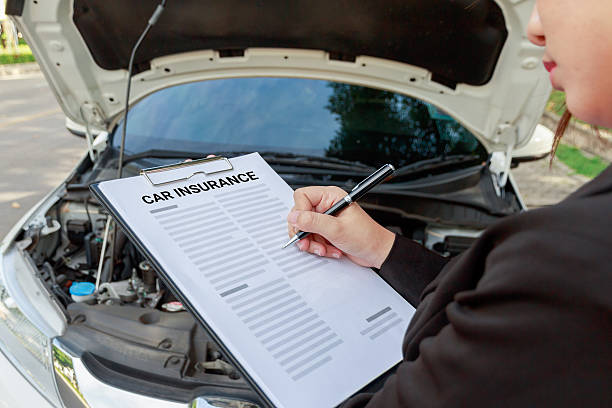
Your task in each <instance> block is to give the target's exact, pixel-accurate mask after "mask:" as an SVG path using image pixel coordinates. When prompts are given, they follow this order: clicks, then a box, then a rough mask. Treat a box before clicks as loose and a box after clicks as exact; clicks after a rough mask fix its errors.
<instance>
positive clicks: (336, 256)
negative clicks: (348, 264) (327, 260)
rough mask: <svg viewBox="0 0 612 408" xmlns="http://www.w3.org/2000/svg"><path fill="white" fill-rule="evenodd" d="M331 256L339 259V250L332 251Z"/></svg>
mask: <svg viewBox="0 0 612 408" xmlns="http://www.w3.org/2000/svg"><path fill="white" fill-rule="evenodd" d="M332 257H334V258H336V259H340V252H334V253H332Z"/></svg>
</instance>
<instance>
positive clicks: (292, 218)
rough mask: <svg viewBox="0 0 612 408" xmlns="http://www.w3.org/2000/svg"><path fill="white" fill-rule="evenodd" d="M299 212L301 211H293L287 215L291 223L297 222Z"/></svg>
mask: <svg viewBox="0 0 612 408" xmlns="http://www.w3.org/2000/svg"><path fill="white" fill-rule="evenodd" d="M298 214H299V213H298V212H297V211H291V212H290V213H289V215H287V221H289V223H290V224H295V223H296V222H297V217H298Z"/></svg>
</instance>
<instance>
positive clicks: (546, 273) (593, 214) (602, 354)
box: [343, 166, 612, 408]
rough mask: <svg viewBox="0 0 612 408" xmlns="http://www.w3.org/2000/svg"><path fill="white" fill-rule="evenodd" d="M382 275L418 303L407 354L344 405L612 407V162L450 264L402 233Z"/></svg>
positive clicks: (498, 227)
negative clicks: (371, 389) (383, 378)
mask: <svg viewBox="0 0 612 408" xmlns="http://www.w3.org/2000/svg"><path fill="white" fill-rule="evenodd" d="M380 275H381V276H382V277H383V278H385V279H386V280H387V282H389V283H390V284H391V285H392V286H393V287H394V288H395V289H396V290H397V291H398V292H399V293H401V294H402V295H403V296H404V297H405V298H406V299H407V300H408V301H409V302H410V303H412V304H413V305H414V306H416V307H417V311H416V314H415V316H414V318H413V320H412V322H411V323H410V326H409V328H408V330H407V332H406V337H405V339H404V345H403V353H404V360H403V361H402V363H401V364H400V365H399V367H398V369H397V371H396V374H395V375H393V376H392V377H390V378H389V379H388V380H387V382H386V383H385V385H384V387H383V389H382V390H380V391H378V392H377V393H375V394H358V395H356V396H355V397H353V398H352V399H350V400H349V401H348V402H347V403H345V404H344V406H343V407H347V408H348V407H350V408H357V407H367V408H382V407H385V408H387V407H388V408H393V407H612V166H611V167H610V168H608V169H607V170H606V171H605V172H604V173H603V174H601V175H600V176H599V177H597V178H596V179H595V180H593V181H592V182H590V183H588V184H587V185H585V186H583V187H582V188H581V189H579V190H578V191H577V192H575V193H574V194H572V195H571V196H570V197H568V198H567V199H566V200H564V201H563V202H561V203H560V204H558V205H555V206H552V207H548V208H543V209H537V210H534V211H528V212H525V213H522V214H520V215H516V216H512V217H508V218H505V219H504V220H502V221H501V222H499V223H497V224H495V225H494V226H492V227H490V228H489V229H487V230H486V231H485V232H484V233H483V234H482V236H481V237H480V238H479V239H478V240H477V241H476V242H475V243H474V245H473V246H472V247H471V248H470V249H469V250H467V251H466V252H464V253H463V254H462V255H460V256H458V257H456V258H455V259H453V260H452V261H451V262H449V263H448V264H446V260H445V259H444V258H442V257H439V256H438V255H436V254H434V253H432V252H429V251H427V250H426V249H424V248H423V247H421V246H420V245H418V244H416V243H414V242H412V241H410V240H408V239H405V238H402V237H399V236H397V237H396V239H395V243H394V245H393V248H392V250H391V253H390V254H389V257H388V258H387V260H386V261H385V263H384V264H383V266H382V268H381V270H380Z"/></svg>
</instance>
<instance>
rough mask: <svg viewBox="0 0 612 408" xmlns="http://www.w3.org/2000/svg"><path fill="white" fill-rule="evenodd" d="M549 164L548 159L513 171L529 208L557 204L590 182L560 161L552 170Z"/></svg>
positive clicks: (527, 164)
mask: <svg viewBox="0 0 612 408" xmlns="http://www.w3.org/2000/svg"><path fill="white" fill-rule="evenodd" d="M548 163H549V160H548V158H545V159H542V160H539V161H536V162H531V163H522V164H520V165H519V167H518V168H516V169H514V170H513V171H512V174H513V175H514V179H515V180H516V182H517V184H518V187H519V191H520V192H521V195H522V196H523V200H524V201H525V204H526V205H527V207H528V208H534V207H542V206H547V205H552V204H556V203H558V202H559V201H561V200H563V199H564V198H565V197H567V196H568V195H569V194H570V193H572V192H574V191H575V190H576V189H578V188H579V187H580V186H582V185H583V184H584V183H586V182H588V181H589V179H588V178H587V177H584V176H581V175H580V174H574V172H573V170H571V169H570V168H569V167H567V166H566V165H565V164H563V163H561V161H559V160H558V159H557V160H555V161H554V162H553V165H552V168H549V164H548Z"/></svg>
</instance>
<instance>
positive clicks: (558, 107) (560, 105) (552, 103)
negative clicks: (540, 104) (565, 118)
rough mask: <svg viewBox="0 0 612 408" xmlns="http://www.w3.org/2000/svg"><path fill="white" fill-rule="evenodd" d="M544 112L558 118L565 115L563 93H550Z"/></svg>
mask: <svg viewBox="0 0 612 408" xmlns="http://www.w3.org/2000/svg"><path fill="white" fill-rule="evenodd" d="M546 110H547V111H549V112H553V113H556V114H557V115H559V116H561V115H563V114H564V113H565V93H564V92H561V91H552V92H551V93H550V98H549V99H548V104H547V105H546Z"/></svg>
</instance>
